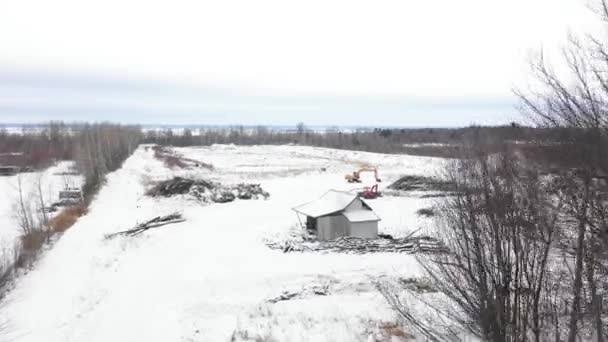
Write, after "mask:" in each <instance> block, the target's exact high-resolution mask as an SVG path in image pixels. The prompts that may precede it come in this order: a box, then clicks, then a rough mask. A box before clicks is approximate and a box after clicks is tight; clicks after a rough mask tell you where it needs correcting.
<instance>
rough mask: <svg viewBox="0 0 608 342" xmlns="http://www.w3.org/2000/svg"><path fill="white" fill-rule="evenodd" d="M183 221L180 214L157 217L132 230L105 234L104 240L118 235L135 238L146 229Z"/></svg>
mask: <svg viewBox="0 0 608 342" xmlns="http://www.w3.org/2000/svg"><path fill="white" fill-rule="evenodd" d="M184 221H186V219H184V218H183V217H182V214H180V213H173V214H171V215H167V216H157V217H155V218H153V219H151V220H149V221H146V222H144V223H140V224H138V225H137V226H135V228H132V229H129V230H124V231H121V232H117V233H113V234H107V235H106V236H105V237H106V239H111V238H113V237H115V236H118V235H125V236H135V235H138V234H141V233H143V232H145V231H146V230H148V229H152V228H158V227H162V226H166V225H169V224H176V223H181V222H184Z"/></svg>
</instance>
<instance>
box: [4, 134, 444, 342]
mask: <svg viewBox="0 0 608 342" xmlns="http://www.w3.org/2000/svg"><path fill="white" fill-rule="evenodd" d="M176 151H178V152H179V153H180V154H182V155H183V156H185V157H187V158H192V159H196V160H200V161H203V162H205V163H210V164H213V166H214V169H213V170H208V169H203V168H200V169H170V168H167V167H166V166H165V165H164V164H163V163H162V162H161V161H159V160H157V159H155V158H154V153H153V151H152V150H151V149H150V148H148V147H146V146H142V147H140V148H139V149H138V150H137V151H136V152H135V153H134V155H133V156H131V157H130V158H129V159H128V160H127V161H126V162H125V164H124V165H123V167H122V168H121V169H120V170H118V171H116V172H114V173H112V174H110V175H109V176H108V181H107V184H106V185H104V186H103V188H102V189H101V191H100V193H99V195H98V196H97V198H96V199H95V200H94V202H93V203H92V205H91V207H90V211H89V213H88V214H87V215H86V216H84V217H82V218H81V219H80V220H79V221H78V222H77V223H76V225H75V226H74V227H72V228H71V229H70V230H68V231H67V232H66V233H65V234H64V235H63V237H62V238H61V239H60V240H59V241H58V242H57V243H56V244H55V246H54V247H53V248H52V249H51V250H49V251H48V252H46V253H45V254H44V255H43V257H42V258H41V259H40V261H39V262H38V263H37V265H36V267H35V269H34V270H33V271H31V272H29V273H28V274H27V275H25V276H23V277H21V278H20V279H19V280H18V284H17V286H16V289H15V290H13V291H12V292H11V293H9V296H8V298H7V299H6V300H5V302H4V306H5V307H4V308H3V310H2V311H1V315H2V322H1V323H2V324H3V331H2V334H1V335H3V338H6V339H7V340H11V341H48V342H52V341H62V342H65V341H91V342H93V341H99V342H101V341H103V342H107V341H148V342H153V341H159V342H160V341H162V342H166V341H229V340H231V339H233V340H262V341H265V340H278V341H358V340H360V341H368V340H369V339H370V338H372V340H374V339H373V336H375V335H377V334H378V331H379V330H381V327H382V326H383V324H386V323H391V322H395V320H396V315H395V314H394V313H393V312H392V311H391V309H390V307H389V306H388V305H387V304H386V302H385V300H384V299H383V297H382V296H381V295H380V294H379V293H378V292H377V291H376V290H375V287H374V282H375V281H377V280H379V279H386V278H391V277H403V278H411V277H417V276H419V275H420V269H419V267H418V266H417V264H416V261H415V259H414V257H413V256H412V255H407V254H396V253H375V254H364V255H354V254H353V255H351V254H333V253H282V252H281V251H278V250H272V249H269V248H268V247H267V246H266V245H265V242H266V241H268V240H280V239H282V238H284V237H285V235H286V234H288V233H289V231H290V229H291V228H292V227H293V226H294V225H295V224H297V223H298V220H297V216H296V215H295V213H294V212H293V211H291V208H292V207H294V206H296V205H298V204H302V203H305V202H309V201H312V200H314V199H316V198H318V197H319V196H321V195H322V194H323V193H324V192H326V191H327V190H328V189H337V190H354V189H356V188H360V187H362V186H363V185H371V184H372V182H373V179H372V178H373V176H372V175H371V174H365V175H363V183H362V184H348V183H347V182H346V181H345V180H344V175H345V174H346V173H349V172H352V171H353V170H354V169H355V168H357V167H358V163H369V164H373V165H376V166H378V168H379V171H380V177H381V178H382V180H383V182H382V184H381V186H380V190H381V191H382V190H383V188H384V187H385V186H387V185H389V184H390V183H391V182H392V181H394V180H396V179H397V178H398V177H399V176H400V175H403V174H410V175H425V176H428V175H432V174H433V173H435V172H436V170H437V168H438V167H439V166H440V165H441V163H442V159H436V158H425V157H413V156H404V155H382V154H373V153H364V152H354V151H341V150H331V149H322V148H313V147H301V146H251V147H241V146H239V147H236V146H228V145H214V146H211V147H199V148H179V149H177V148H176ZM175 176H183V177H202V178H204V179H208V180H211V181H217V182H221V183H223V184H234V183H240V182H247V183H260V184H261V185H262V187H263V188H264V190H266V191H268V192H269V193H270V198H269V199H267V200H263V199H260V200H248V201H245V200H236V201H234V202H231V203H225V204H206V205H202V204H201V203H199V202H197V201H196V200H194V199H192V198H190V197H188V196H181V195H180V196H174V197H171V198H150V197H147V196H145V195H144V193H145V190H146V189H147V188H148V187H149V186H150V184H152V183H153V182H154V181H158V180H165V179H169V178H171V177H175ZM432 201H433V199H429V198H422V197H421V196H420V195H419V194H416V193H409V194H408V195H407V196H401V197H393V196H386V197H381V198H378V199H376V200H372V201H370V202H369V203H370V204H371V206H372V207H373V209H374V210H375V211H376V213H378V215H379V216H380V217H381V218H382V221H381V222H380V225H379V229H380V233H387V234H392V235H393V236H395V237H400V236H405V235H406V234H407V233H408V232H411V231H413V230H415V229H417V228H419V227H423V226H424V225H425V224H428V222H429V221H427V220H428V218H424V217H422V216H419V215H417V214H416V212H417V211H418V210H419V209H422V208H425V207H428V206H429V205H430V204H432ZM172 212H180V213H182V214H183V217H184V218H185V219H186V222H183V223H179V224H175V225H171V226H166V227H162V228H159V229H153V230H150V231H147V232H145V233H143V234H140V235H137V236H135V237H122V236H121V237H116V238H113V239H105V238H104V236H105V235H106V234H111V233H115V232H118V231H121V230H125V229H129V228H131V227H133V226H135V225H136V224H137V223H140V222H144V221H147V220H149V219H150V218H153V217H156V216H159V215H168V214H170V213H172ZM318 289H323V290H322V291H321V290H318ZM286 292H287V293H289V292H298V293H300V294H299V295H297V296H295V297H293V298H290V299H289V300H282V301H276V300H275V301H276V303H273V302H274V301H273V300H272V299H276V298H278V297H280V296H281V295H282V294H283V293H286ZM269 300H270V301H269Z"/></svg>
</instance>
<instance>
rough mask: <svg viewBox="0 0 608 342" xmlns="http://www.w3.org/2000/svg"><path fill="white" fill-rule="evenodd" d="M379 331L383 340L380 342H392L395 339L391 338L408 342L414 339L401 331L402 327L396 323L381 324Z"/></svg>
mask: <svg viewBox="0 0 608 342" xmlns="http://www.w3.org/2000/svg"><path fill="white" fill-rule="evenodd" d="M380 329H381V331H382V335H383V338H382V339H381V341H382V342H384V341H394V340H395V339H394V338H393V337H396V338H397V340H398V341H408V340H413V339H414V338H415V336H413V335H412V334H409V333H407V332H405V331H403V327H401V326H400V325H398V324H396V323H391V322H387V323H382V325H381V326H380ZM378 342H380V341H378Z"/></svg>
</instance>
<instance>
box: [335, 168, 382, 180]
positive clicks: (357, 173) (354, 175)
mask: <svg viewBox="0 0 608 342" xmlns="http://www.w3.org/2000/svg"><path fill="white" fill-rule="evenodd" d="M361 172H373V173H374V178H375V179H376V182H382V180H381V179H380V178H378V169H377V168H375V167H369V166H368V167H362V168H360V169H359V170H356V171H353V173H352V174H348V175H346V176H344V178H345V179H346V180H347V181H348V182H349V183H361Z"/></svg>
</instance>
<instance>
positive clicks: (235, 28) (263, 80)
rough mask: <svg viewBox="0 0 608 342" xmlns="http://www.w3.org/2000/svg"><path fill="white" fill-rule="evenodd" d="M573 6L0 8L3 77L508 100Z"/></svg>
mask: <svg viewBox="0 0 608 342" xmlns="http://www.w3.org/2000/svg"><path fill="white" fill-rule="evenodd" d="M589 18H590V14H588V13H587V12H586V9H585V8H584V3H583V2H582V1H577V0H511V1H494V0H460V1H453V0H435V1H408V0H395V1H392V0H373V1H372V0H367V1H358V0H331V1H330V0H306V1H288V0H258V1H251V0H241V1H236V0H232V1H231V0H228V1H184V0H182V1H168V0H164V1H151V0H145V1H144V0H130V1H125V0H103V1H82V0H54V1H35V0H0V64H2V65H5V66H7V65H8V66H13V67H19V68H23V69H30V68H42V69H48V70H53V71H62V70H65V71H71V72H93V73H107V74H113V75H120V77H134V78H140V77H144V78H146V77H151V78H157V79H166V80H175V81H178V82H191V83H195V84H197V83H200V84H206V85H209V84H211V85H218V86H223V87H227V88H246V89H250V90H258V91H260V92H272V93H275V94H294V93H307V94H354V95H356V94H408V95H422V96H444V95H449V96H456V95H476V96H477V95H489V96H503V95H505V94H508V92H509V91H510V89H511V88H512V87H513V86H515V85H518V84H519V83H520V82H522V80H523V79H524V75H525V73H526V72H527V68H526V66H525V58H526V56H527V54H528V53H529V51H530V49H531V48H537V47H540V45H541V44H544V45H546V46H550V47H553V46H555V45H556V44H557V43H558V42H561V41H563V39H564V37H565V33H566V30H567V29H568V28H572V27H587V24H585V23H588V22H589Z"/></svg>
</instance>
